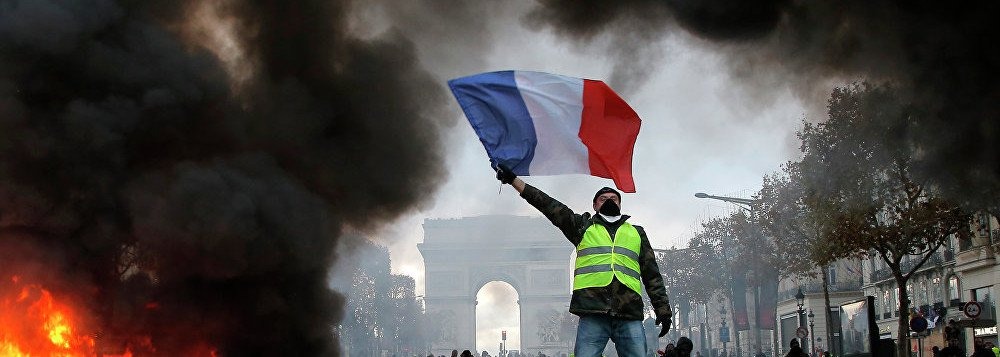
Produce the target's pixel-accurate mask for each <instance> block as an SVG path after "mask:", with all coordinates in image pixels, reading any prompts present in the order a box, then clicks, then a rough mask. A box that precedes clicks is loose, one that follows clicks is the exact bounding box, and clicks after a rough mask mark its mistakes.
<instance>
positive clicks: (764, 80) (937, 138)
mask: <svg viewBox="0 0 1000 357" xmlns="http://www.w3.org/2000/svg"><path fill="white" fill-rule="evenodd" d="M998 8H1000V4H997V3H996V2H989V1H974V2H971V3H941V2H937V1H908V2H889V1H875V2H872V1H789V0H772V1H749V2H746V1H745V2H731V1H725V0H710V1H689V0H648V1H644V0H631V1H619V2H605V1H585V2H581V1H568V0H551V1H547V0H543V1H541V4H540V6H539V7H538V8H537V9H536V10H534V12H533V13H532V14H531V15H530V16H529V18H530V19H533V20H534V21H537V22H539V23H541V24H544V26H547V27H549V28H553V29H555V31H556V32H559V33H562V34H564V35H567V36H568V37H571V38H576V39H582V40H586V39H590V38H593V37H595V36H597V35H598V34H602V33H606V34H610V35H612V36H615V37H616V38H618V39H620V42H619V43H621V44H623V45H622V47H621V48H622V49H627V46H630V45H629V44H630V43H631V41H636V40H637V41H640V42H642V41H645V37H642V36H639V37H634V36H635V34H636V33H642V34H646V35H645V36H649V35H656V36H660V37H662V36H664V35H666V34H670V33H675V32H676V30H682V31H685V32H687V33H689V34H691V35H693V36H694V37H695V38H697V39H698V40H697V41H701V43H702V44H703V45H705V46H709V47H713V48H715V49H717V50H718V51H720V52H721V53H724V54H726V55H727V58H728V63H729V68H730V72H731V74H732V76H733V77H734V78H737V79H739V80H740V81H742V83H744V84H745V86H746V88H748V89H749V90H747V95H751V96H753V95H756V94H755V92H760V91H759V90H754V89H753V88H768V87H771V86H773V85H776V84H777V85H788V86H790V87H791V88H794V89H795V90H796V91H798V92H800V93H803V96H805V97H814V94H811V92H814V91H816V88H817V87H821V88H826V85H825V83H827V81H829V80H831V79H838V80H840V81H841V82H843V81H854V80H858V79H864V80H868V81H873V82H888V83H892V84H893V85H895V86H897V87H900V88H902V89H903V91H904V93H906V95H907V98H906V99H908V101H910V102H912V103H913V104H914V106H915V107H917V108H919V109H920V111H921V113H920V117H919V118H918V121H917V123H916V124H915V125H914V126H912V127H911V128H909V131H908V132H907V133H904V134H905V135H908V136H909V137H910V138H911V139H912V141H913V142H914V143H916V145H918V146H919V147H920V148H921V149H922V152H923V153H924V155H925V156H923V157H921V158H920V161H919V162H918V163H917V165H918V167H919V170H920V173H921V174H922V175H924V176H925V177H928V178H931V179H933V180H934V182H936V183H938V184H939V186H940V187H942V188H944V189H946V190H950V194H951V195H952V196H953V198H955V199H958V200H960V201H962V202H965V203H968V204H970V205H971V206H973V207H975V208H990V207H992V208H993V209H996V207H997V206H996V202H998V201H1000V200H998V199H997V198H998V197H1000V146H998V145H997V144H996V143H997V142H998V140H1000V128H998V125H997V118H1000V115H998V114H1000V110H998V108H1000V100H998V99H1000V70H998V68H1000V47H998V46H995V45H994V44H995V43H997V41H998V37H1000V36H998V32H1000V29H998V28H997V27H996V26H995V25H993V22H994V20H993V18H992V17H993V16H992V14H996V13H997V11H998V10H1000V9H998ZM633 64H635V65H639V66H642V65H656V64H657V63H656V62H643V61H638V62H634V63H633ZM828 94H829V92H826V93H825V94H824V95H828ZM970 187H975V188H976V189H970ZM983 191H987V192H989V194H987V195H983V194H982V192H983ZM997 211H1000V210H997Z"/></svg>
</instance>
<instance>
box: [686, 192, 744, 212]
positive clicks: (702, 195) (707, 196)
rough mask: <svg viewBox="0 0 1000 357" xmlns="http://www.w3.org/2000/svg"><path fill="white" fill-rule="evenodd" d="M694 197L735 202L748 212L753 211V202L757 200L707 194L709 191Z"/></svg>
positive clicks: (696, 194)
mask: <svg viewBox="0 0 1000 357" xmlns="http://www.w3.org/2000/svg"><path fill="white" fill-rule="evenodd" d="M694 197H697V198H710V199H713V200H719V201H725V202H729V203H733V204H736V205H737V206H739V207H740V208H742V209H744V210H746V211H747V212H751V211H753V204H754V203H755V202H756V201H754V200H751V199H746V198H739V197H725V196H715V195H710V194H707V193H704V192H698V193H695V194H694Z"/></svg>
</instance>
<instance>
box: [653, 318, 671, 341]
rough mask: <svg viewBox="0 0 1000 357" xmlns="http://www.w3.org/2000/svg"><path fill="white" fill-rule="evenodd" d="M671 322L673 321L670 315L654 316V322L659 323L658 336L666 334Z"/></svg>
mask: <svg viewBox="0 0 1000 357" xmlns="http://www.w3.org/2000/svg"><path fill="white" fill-rule="evenodd" d="M671 323H673V321H671V320H670V316H660V317H657V318H656V324H657V325H660V337H663V336H664V335H666V334H667V331H670V324H671Z"/></svg>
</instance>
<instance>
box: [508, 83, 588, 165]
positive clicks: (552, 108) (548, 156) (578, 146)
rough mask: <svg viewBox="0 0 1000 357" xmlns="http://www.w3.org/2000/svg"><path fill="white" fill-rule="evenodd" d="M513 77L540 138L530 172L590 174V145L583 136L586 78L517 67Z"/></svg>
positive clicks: (536, 134) (536, 133)
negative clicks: (584, 86) (520, 69)
mask: <svg viewBox="0 0 1000 357" xmlns="http://www.w3.org/2000/svg"><path fill="white" fill-rule="evenodd" d="M514 81H515V82H516V83H517V87H518V90H519V91H520V92H521V98H522V99H524V104H525V105H526V106H527V108H528V113H529V114H530V115H531V119H532V120H533V121H534V125H535V136H536V137H537V139H538V144H537V145H536V146H535V155H534V158H533V159H532V160H531V165H530V166H529V168H528V172H529V174H531V175H551V174H566V173H581V174H589V173H590V163H589V157H588V152H587V147H586V146H584V145H583V142H582V141H581V140H580V121H581V115H582V113H583V80H582V79H579V78H571V77H566V76H560V75H554V74H548V73H541V72H525V71H515V72H514Z"/></svg>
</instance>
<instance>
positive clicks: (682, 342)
mask: <svg viewBox="0 0 1000 357" xmlns="http://www.w3.org/2000/svg"><path fill="white" fill-rule="evenodd" d="M668 346H669V345H668ZM692 350H694V343H692V342H691V339H690V338H687V337H681V338H679V339H677V345H676V346H674V347H673V348H671V349H670V350H669V351H667V352H665V353H664V354H663V357H691V351H692Z"/></svg>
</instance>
